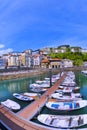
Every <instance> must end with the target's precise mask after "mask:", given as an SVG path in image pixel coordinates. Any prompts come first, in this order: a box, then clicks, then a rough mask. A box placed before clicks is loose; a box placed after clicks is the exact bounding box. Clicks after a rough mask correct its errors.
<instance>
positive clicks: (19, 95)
mask: <svg viewBox="0 0 87 130" xmlns="http://www.w3.org/2000/svg"><path fill="white" fill-rule="evenodd" d="M13 96H14V97H15V98H17V99H19V100H22V101H32V100H34V99H33V98H32V97H28V96H25V95H23V94H18V93H13Z"/></svg>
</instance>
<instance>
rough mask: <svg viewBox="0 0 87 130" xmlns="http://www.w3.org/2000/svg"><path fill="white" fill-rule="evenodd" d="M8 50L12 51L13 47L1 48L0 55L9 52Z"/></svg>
mask: <svg viewBox="0 0 87 130" xmlns="http://www.w3.org/2000/svg"><path fill="white" fill-rule="evenodd" d="M9 52H13V49H11V48H8V49H2V50H0V55H2V54H7V53H9Z"/></svg>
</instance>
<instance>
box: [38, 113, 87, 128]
mask: <svg viewBox="0 0 87 130" xmlns="http://www.w3.org/2000/svg"><path fill="white" fill-rule="evenodd" d="M37 119H38V121H40V122H41V123H42V124H45V125H48V126H51V127H55V128H67V129H68V128H78V127H80V126H84V125H86V124H87V114H80V115H69V116H67V115H64V116H63V115H60V116H59V115H51V114H40V115H38V117H37Z"/></svg>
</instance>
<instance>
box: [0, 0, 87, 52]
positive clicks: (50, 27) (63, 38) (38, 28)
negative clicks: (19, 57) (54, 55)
mask: <svg viewBox="0 0 87 130" xmlns="http://www.w3.org/2000/svg"><path fill="white" fill-rule="evenodd" d="M65 44H66V45H70V46H79V47H82V48H83V49H87V0H0V54H2V53H6V52H9V51H15V52H20V51H24V50H26V49H32V50H35V49H38V48H43V47H57V46H60V45H65Z"/></svg>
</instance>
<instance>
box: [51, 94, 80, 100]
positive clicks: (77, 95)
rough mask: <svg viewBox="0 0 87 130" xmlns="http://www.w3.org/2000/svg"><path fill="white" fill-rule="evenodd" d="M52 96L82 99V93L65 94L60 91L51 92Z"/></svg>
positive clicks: (64, 98)
mask: <svg viewBox="0 0 87 130" xmlns="http://www.w3.org/2000/svg"><path fill="white" fill-rule="evenodd" d="M50 97H52V98H56V99H60V100H82V96H81V94H80V93H71V94H63V93H61V92H59V93H53V94H51V96H50Z"/></svg>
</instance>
